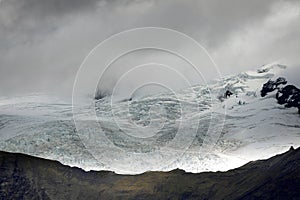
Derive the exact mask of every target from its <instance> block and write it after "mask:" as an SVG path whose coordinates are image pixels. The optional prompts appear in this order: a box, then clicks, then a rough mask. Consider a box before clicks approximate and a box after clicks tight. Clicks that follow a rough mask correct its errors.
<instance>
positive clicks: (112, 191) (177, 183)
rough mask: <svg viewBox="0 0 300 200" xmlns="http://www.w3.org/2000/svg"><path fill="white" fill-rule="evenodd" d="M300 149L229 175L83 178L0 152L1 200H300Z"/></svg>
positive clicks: (37, 160)
mask: <svg viewBox="0 0 300 200" xmlns="http://www.w3.org/2000/svg"><path fill="white" fill-rule="evenodd" d="M299 164H300V148H298V149H296V150H295V149H293V148H291V149H290V150H289V151H288V152H286V153H283V154H281V155H277V156H274V157H272V158H270V159H268V160H260V161H255V162H250V163H248V164H246V165H244V166H242V167H240V168H237V169H234V170H230V171H228V172H215V173H213V172H206V173H199V174H192V173H186V172H184V171H182V170H173V171H170V172H147V173H144V174H141V175H132V176H130V175H118V174H115V173H113V172H108V171H99V172H95V171H91V172H85V171H83V170H81V169H79V168H74V167H73V168H72V167H68V166H64V165H62V164H60V163H59V162H57V161H51V160H46V159H41V158H36V157H32V156H28V155H24V154H17V153H6V152H0V199H30V200H31V199H55V200H60V199H300V168H299V166H300V165H299Z"/></svg>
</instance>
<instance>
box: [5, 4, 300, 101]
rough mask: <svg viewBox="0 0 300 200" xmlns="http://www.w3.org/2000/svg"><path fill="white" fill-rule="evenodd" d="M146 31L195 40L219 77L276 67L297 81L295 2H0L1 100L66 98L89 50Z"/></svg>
mask: <svg viewBox="0 0 300 200" xmlns="http://www.w3.org/2000/svg"><path fill="white" fill-rule="evenodd" d="M145 26H155V27H165V28H170V29H174V30H177V31H181V32H183V33H185V34H187V35H189V36H191V37H193V38H194V39H195V40H197V41H198V42H199V43H200V44H201V45H203V46H204V47H205V48H206V49H207V51H208V52H209V53H210V55H211V56H212V58H213V59H214V60H215V62H216V63H217V65H218V66H219V67H220V70H221V72H222V74H225V75H226V74H232V73H238V72H240V71H244V70H247V69H253V68H255V67H258V66H260V65H263V64H267V63H271V62H279V63H282V64H286V65H288V66H290V68H291V70H290V72H289V74H288V76H289V77H288V78H289V79H290V81H291V82H293V83H296V84H299V81H298V80H299V79H298V76H299V69H300V58H299V57H300V56H299V53H300V1H297V0H290V1H280V0H274V1H271V0H251V1H249V0H226V1H224V0H219V1H216V0H84V1H83V0H2V1H1V0H0V96H2V95H8V94H9V95H15V94H23V93H32V92H51V93H56V94H67V95H69V94H71V92H72V86H73V82H74V78H75V75H76V72H77V70H78V68H79V66H80V64H81V63H82V61H83V59H84V58H85V57H86V56H87V54H88V53H89V52H90V51H91V49H93V48H94V47H95V46H96V45H97V44H98V43H99V42H101V41H103V40H104V39H106V38H107V37H109V36H111V35H112V34H115V33H118V32H121V31H124V30H127V29H131V28H136V27H145ZM137 56H138V55H137ZM116 73H117V72H116ZM112 74H113V73H112ZM298 86H300V85H298Z"/></svg>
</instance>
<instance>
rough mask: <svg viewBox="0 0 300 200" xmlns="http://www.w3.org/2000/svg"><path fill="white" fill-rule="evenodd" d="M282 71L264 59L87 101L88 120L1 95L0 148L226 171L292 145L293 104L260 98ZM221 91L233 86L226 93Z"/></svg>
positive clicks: (295, 139)
mask: <svg viewBox="0 0 300 200" xmlns="http://www.w3.org/2000/svg"><path fill="white" fill-rule="evenodd" d="M284 70H288V67H286V66H283V65H279V64H270V65H265V66H262V67H261V68H259V69H257V70H253V71H247V72H243V73H240V74H237V75H233V76H227V77H224V78H223V79H221V80H217V81H213V82H211V83H210V84H209V85H195V86H193V87H191V88H186V89H183V90H180V91H178V92H176V94H171V93H159V94H156V95H151V96H144V97H140V98H133V99H132V100H131V101H128V100H124V101H118V102H114V103H113V104H111V101H110V98H109V97H105V98H103V99H100V100H94V103H93V104H92V105H90V106H91V107H93V109H94V110H95V114H96V116H97V117H96V118H94V119H93V118H89V117H87V116H86V115H85V109H87V108H84V107H82V108H80V109H77V110H76V109H75V110H73V109H72V104H71V103H69V102H64V101H62V100H60V99H59V98H57V97H54V96H51V95H45V94H35V95H27V96H18V97H1V98H0V150H1V151H9V152H21V153H25V154H29V155H34V156H38V157H42V158H47V159H53V160H57V161H59V162H61V163H63V164H66V165H70V166H77V167H80V168H83V169H85V170H112V171H115V172H117V173H126V174H136V173H142V172H145V171H149V170H152V171H155V170H163V171H167V170H172V169H175V168H180V169H183V170H185V171H188V172H194V173H196V172H203V171H225V170H229V169H232V168H236V167H239V166H241V165H243V164H245V163H247V162H249V161H251V160H257V159H265V158H269V157H271V156H273V155H275V154H277V153H281V152H284V151H286V150H288V149H289V148H290V146H292V145H293V146H294V147H298V146H300V117H299V114H298V111H297V109H295V108H284V106H282V105H279V104H277V103H276V99H275V98H274V93H272V94H270V95H267V96H266V97H263V98H262V97H260V90H261V87H262V85H263V83H265V82H266V81H268V80H269V79H271V78H276V77H278V76H279V75H280V73H282V71H284ZM226 90H230V91H232V92H233V93H234V94H233V95H232V96H231V97H229V98H227V99H226V98H222V96H223V95H224V93H225V91H226ZM73 112H76V113H75V115H76V120H75V122H74V118H73V116H74V113H73ZM75 124H76V126H75ZM95 124H97V125H96V126H95Z"/></svg>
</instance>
